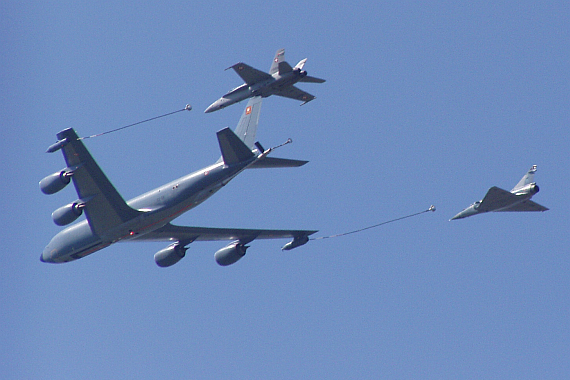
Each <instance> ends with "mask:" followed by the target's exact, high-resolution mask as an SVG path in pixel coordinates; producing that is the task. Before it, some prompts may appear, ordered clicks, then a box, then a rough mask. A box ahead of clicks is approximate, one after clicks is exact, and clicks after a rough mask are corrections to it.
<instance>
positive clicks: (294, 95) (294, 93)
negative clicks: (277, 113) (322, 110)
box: [274, 86, 315, 104]
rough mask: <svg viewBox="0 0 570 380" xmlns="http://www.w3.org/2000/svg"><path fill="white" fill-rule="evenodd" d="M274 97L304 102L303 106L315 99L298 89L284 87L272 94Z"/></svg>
mask: <svg viewBox="0 0 570 380" xmlns="http://www.w3.org/2000/svg"><path fill="white" fill-rule="evenodd" d="M274 95H279V96H283V97H285V98H291V99H296V100H300V101H302V102H304V103H303V104H305V103H307V102H310V101H311V100H313V99H315V97H314V96H313V95H311V94H309V93H308V92H305V91H303V90H300V89H298V88H297V87H295V86H289V87H285V88H284V89H282V90H279V91H277V92H275V93H274Z"/></svg>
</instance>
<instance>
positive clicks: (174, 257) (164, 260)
mask: <svg viewBox="0 0 570 380" xmlns="http://www.w3.org/2000/svg"><path fill="white" fill-rule="evenodd" d="M187 250H188V248H184V247H183V246H181V245H180V244H172V245H170V246H168V247H166V248H164V249H161V250H160V251H158V252H157V253H155V254H154V261H155V262H156V265H158V266H159V267H161V268H166V267H169V266H171V265H174V264H176V263H177V262H179V261H180V260H181V259H182V258H183V257H184V256H186V251H187Z"/></svg>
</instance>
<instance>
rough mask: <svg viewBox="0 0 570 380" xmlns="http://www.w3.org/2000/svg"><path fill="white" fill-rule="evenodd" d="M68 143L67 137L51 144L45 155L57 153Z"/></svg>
mask: <svg viewBox="0 0 570 380" xmlns="http://www.w3.org/2000/svg"><path fill="white" fill-rule="evenodd" d="M67 143H68V140H67V137H66V138H63V139H61V140H58V142H56V143H55V144H52V145H50V146H49V148H48V149H47V151H46V153H54V152H57V151H58V150H60V149H61V148H63V147H64V146H66V145H67Z"/></svg>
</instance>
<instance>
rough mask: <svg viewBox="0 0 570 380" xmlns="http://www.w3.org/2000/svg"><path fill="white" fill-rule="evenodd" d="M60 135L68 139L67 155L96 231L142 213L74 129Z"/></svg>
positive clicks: (88, 217) (111, 226) (81, 198)
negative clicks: (121, 191) (124, 196)
mask: <svg viewBox="0 0 570 380" xmlns="http://www.w3.org/2000/svg"><path fill="white" fill-rule="evenodd" d="M57 138H58V139H59V140H66V143H65V145H64V146H63V148H62V151H63V157H64V158H65V162H66V163H67V167H68V168H72V171H73V176H72V177H71V178H72V179H73V184H74V185H75V189H76V190H77V194H78V196H79V199H80V201H81V202H84V203H85V206H84V210H85V215H86V216H87V221H88V222H89V226H90V227H91V230H92V231H93V232H94V233H96V234H98V235H100V234H101V233H103V232H105V231H106V230H108V229H110V228H113V227H116V226H117V225H119V224H122V223H124V222H126V221H128V220H130V219H132V218H134V217H136V216H137V215H139V214H140V211H137V210H135V209H133V208H131V207H129V206H128V205H127V203H126V202H125V200H124V199H123V198H122V197H121V195H120V194H119V193H118V192H117V190H116V189H115V187H114V186H113V185H112V184H111V182H110V181H109V180H108V179H107V176H105V174H104V173H103V171H102V170H101V168H100V167H99V165H97V163H96V162H95V160H94V159H93V157H92V156H91V154H90V153H89V151H88V150H87V148H85V145H84V144H83V142H82V141H81V140H79V139H78V138H79V137H78V136H77V133H76V132H75V131H74V130H73V129H72V128H69V129H66V130H64V131H61V132H59V133H58V134H57Z"/></svg>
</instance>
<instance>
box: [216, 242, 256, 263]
mask: <svg viewBox="0 0 570 380" xmlns="http://www.w3.org/2000/svg"><path fill="white" fill-rule="evenodd" d="M248 248H249V246H246V245H244V244H242V243H240V242H239V240H238V241H234V242H233V243H231V244H229V245H227V246H225V247H224V248H222V249H220V250H219V251H217V252H216V253H215V254H214V258H215V259H216V262H217V263H218V264H219V265H221V266H227V265H231V264H233V263H235V262H236V261H238V260H239V259H241V258H242V257H244V256H245V251H246V250H247V249H248Z"/></svg>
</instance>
